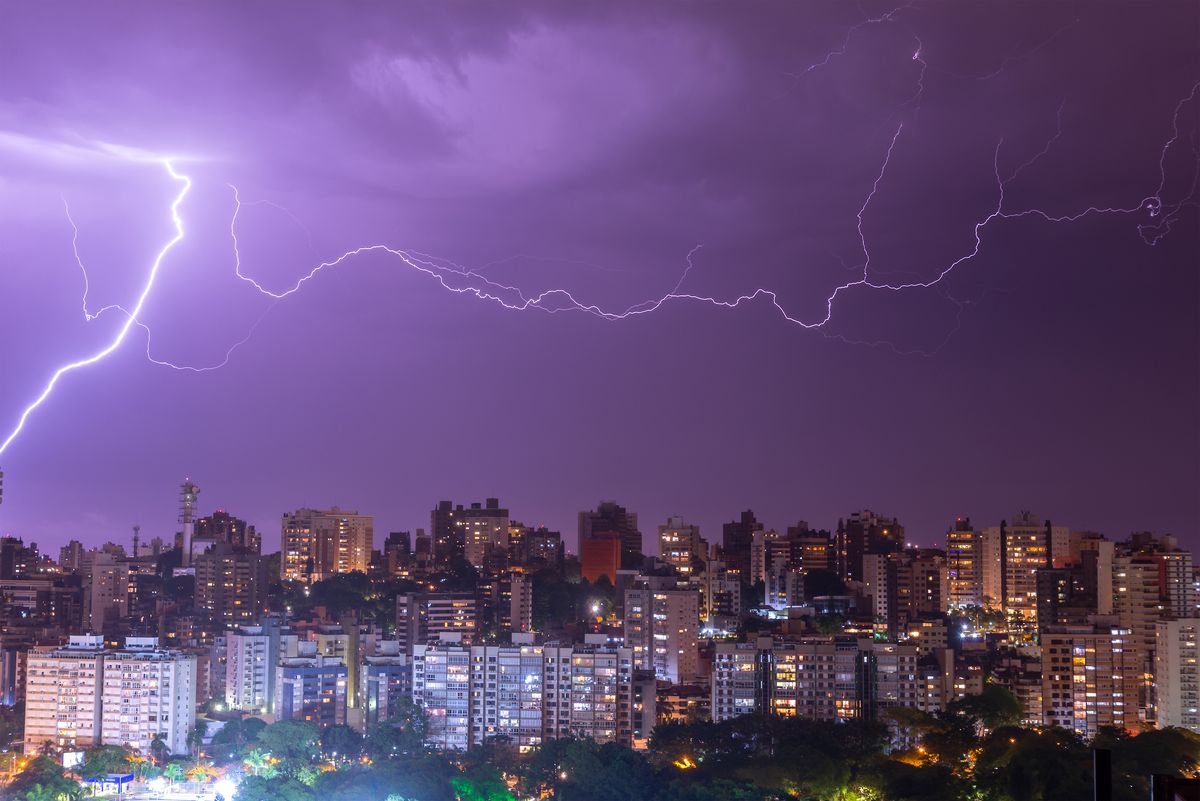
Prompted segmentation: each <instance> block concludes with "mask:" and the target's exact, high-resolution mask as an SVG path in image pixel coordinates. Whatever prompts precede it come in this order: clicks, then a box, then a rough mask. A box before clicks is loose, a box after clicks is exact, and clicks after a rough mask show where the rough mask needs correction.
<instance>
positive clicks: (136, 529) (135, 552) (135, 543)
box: [133, 523, 142, 559]
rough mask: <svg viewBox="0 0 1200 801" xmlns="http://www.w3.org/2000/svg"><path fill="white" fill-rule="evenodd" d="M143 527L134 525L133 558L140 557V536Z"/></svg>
mask: <svg viewBox="0 0 1200 801" xmlns="http://www.w3.org/2000/svg"><path fill="white" fill-rule="evenodd" d="M141 531H142V527H141V526H139V525H138V524H137V523H134V524H133V558H134V559H137V557H138V535H139V534H140V533H141Z"/></svg>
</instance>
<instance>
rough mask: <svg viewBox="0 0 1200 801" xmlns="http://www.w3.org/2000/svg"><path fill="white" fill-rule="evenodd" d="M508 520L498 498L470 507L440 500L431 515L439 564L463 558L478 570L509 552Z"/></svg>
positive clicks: (434, 548)
mask: <svg viewBox="0 0 1200 801" xmlns="http://www.w3.org/2000/svg"><path fill="white" fill-rule="evenodd" d="M508 523H509V518H508V510H507V509H503V508H501V506H500V501H499V500H498V499H496V498H488V499H487V500H486V501H485V502H484V503H482V504H480V503H472V504H471V505H470V506H469V507H464V506H463V505H462V504H458V505H457V506H455V505H454V504H452V503H451V502H450V501H439V502H438V504H437V506H435V507H434V509H433V512H432V514H431V515H430V530H431V531H432V532H433V551H434V557H435V559H436V561H437V563H438V564H439V565H441V566H443V567H448V566H449V565H451V564H453V562H454V560H455V559H458V558H462V559H466V560H467V561H468V562H470V563H471V564H472V565H473V566H474V567H475V568H477V569H479V568H482V567H484V565H485V562H488V563H490V562H492V561H494V560H496V559H497V553H499V554H500V555H504V554H505V553H506V552H507V550H508Z"/></svg>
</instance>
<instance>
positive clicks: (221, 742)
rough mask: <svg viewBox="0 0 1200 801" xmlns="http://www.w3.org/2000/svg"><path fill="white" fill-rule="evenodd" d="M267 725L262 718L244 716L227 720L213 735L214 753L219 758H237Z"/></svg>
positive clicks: (212, 745) (212, 746) (212, 747)
mask: <svg viewBox="0 0 1200 801" xmlns="http://www.w3.org/2000/svg"><path fill="white" fill-rule="evenodd" d="M266 725H267V724H266V722H265V721H263V720H262V719H260V718H244V719H242V720H231V721H229V722H227V723H226V724H225V725H224V726H222V727H221V728H220V729H218V730H217V732H216V734H214V735H213V738H212V744H211V750H212V752H213V755H214V756H215V757H217V758H218V759H235V758H236V757H237V755H238V754H240V753H243V752H244V751H245V749H246V747H247V746H249V745H250V744H251V743H253V742H254V741H255V740H256V739H257V738H258V733H259V732H260V731H262V730H263V728H264V727H265V726H266Z"/></svg>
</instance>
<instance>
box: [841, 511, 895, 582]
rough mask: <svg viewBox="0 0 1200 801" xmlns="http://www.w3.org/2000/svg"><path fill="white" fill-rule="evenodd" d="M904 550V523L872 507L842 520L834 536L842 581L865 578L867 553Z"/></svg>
mask: <svg viewBox="0 0 1200 801" xmlns="http://www.w3.org/2000/svg"><path fill="white" fill-rule="evenodd" d="M902 550H904V526H902V525H900V522H899V521H898V520H896V519H895V518H891V517H883V516H882V515H877V514H875V513H874V512H872V511H871V510H869V509H864V510H863V511H861V512H855V513H854V514H852V515H850V516H849V517H847V518H846V519H845V520H839V521H838V527H837V532H836V535H835V538H834V559H835V565H836V568H835V569H836V570H837V573H838V576H839V578H841V579H842V581H862V580H863V563H862V558H863V555H864V554H868V553H877V554H887V553H899V552H900V551H902Z"/></svg>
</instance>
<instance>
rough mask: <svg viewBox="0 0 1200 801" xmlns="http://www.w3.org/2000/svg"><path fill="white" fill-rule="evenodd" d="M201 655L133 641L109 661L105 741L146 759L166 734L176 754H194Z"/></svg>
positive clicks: (104, 694) (104, 704) (106, 658)
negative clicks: (191, 734)
mask: <svg viewBox="0 0 1200 801" xmlns="http://www.w3.org/2000/svg"><path fill="white" fill-rule="evenodd" d="M196 681H197V676H196V656H195V654H189V653H184V652H183V651H179V650H175V649H169V648H161V647H159V645H158V640H157V639H156V638H154V637H129V638H127V639H126V640H125V647H124V648H123V649H121V650H119V651H111V652H109V653H108V654H106V655H105V656H104V687H103V691H102V693H101V703H102V707H103V709H102V713H101V740H102V742H103V744H104V745H123V746H126V747H127V748H132V749H134V750H135V751H138V752H139V753H142V754H149V753H150V742H151V741H152V740H153V739H154V738H155V736H156V735H159V734H161V735H162V739H163V741H164V742H165V743H166V744H167V749H168V750H169V751H170V752H171V753H172V754H186V753H188V750H189V749H188V744H187V735H188V732H189V731H191V729H192V727H193V726H195V724H196Z"/></svg>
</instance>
